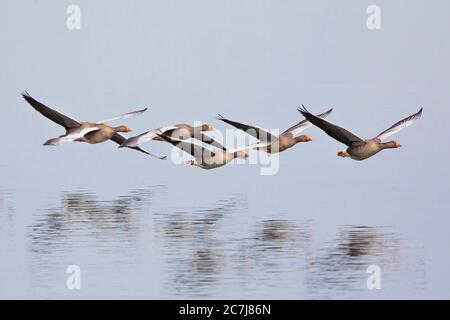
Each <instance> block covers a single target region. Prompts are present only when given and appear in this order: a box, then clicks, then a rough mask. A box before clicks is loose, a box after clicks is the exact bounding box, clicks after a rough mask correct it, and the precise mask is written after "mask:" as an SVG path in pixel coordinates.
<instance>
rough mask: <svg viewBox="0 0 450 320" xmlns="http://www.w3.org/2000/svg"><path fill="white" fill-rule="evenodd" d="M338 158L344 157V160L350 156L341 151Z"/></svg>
mask: <svg viewBox="0 0 450 320" xmlns="http://www.w3.org/2000/svg"><path fill="white" fill-rule="evenodd" d="M337 156H338V157H342V158H347V157H350V155H349V154H348V153H347V152H345V151H339V152H338V153H337Z"/></svg>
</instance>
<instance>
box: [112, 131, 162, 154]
mask: <svg viewBox="0 0 450 320" xmlns="http://www.w3.org/2000/svg"><path fill="white" fill-rule="evenodd" d="M111 140H112V141H114V142H115V143H117V144H118V145H119V146H122V144H123V143H124V142H125V141H126V140H127V138H125V137H124V136H123V135H121V134H120V133H116V134H114V135H113V137H112V138H111ZM128 148H130V149H134V150H137V151H140V152H143V153H145V154H148V155H149V156H152V157H155V158H158V159H160V160H165V159H166V158H167V156H162V157H161V156H157V155H154V154H152V153H150V152H148V151H147V150H145V149H143V148H141V147H139V146H134V147H128Z"/></svg>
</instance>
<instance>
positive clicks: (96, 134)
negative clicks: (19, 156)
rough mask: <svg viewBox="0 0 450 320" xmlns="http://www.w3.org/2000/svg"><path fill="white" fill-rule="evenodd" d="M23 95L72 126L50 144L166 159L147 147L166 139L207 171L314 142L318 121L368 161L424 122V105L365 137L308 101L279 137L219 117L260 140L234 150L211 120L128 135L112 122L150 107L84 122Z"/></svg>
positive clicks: (352, 152) (350, 152) (342, 153)
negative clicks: (101, 146)
mask: <svg viewBox="0 0 450 320" xmlns="http://www.w3.org/2000/svg"><path fill="white" fill-rule="evenodd" d="M22 97H23V98H24V99H25V100H26V101H27V102H28V103H29V104H30V105H31V106H32V107H33V108H34V109H35V110H37V111H38V112H40V113H41V114H42V115H43V116H45V117H46V118H48V119H50V120H52V121H53V122H55V123H57V124H59V125H61V126H62V127H64V129H65V130H66V132H65V134H63V135H61V136H59V137H56V138H52V139H49V140H47V141H46V142H45V143H44V145H48V146H60V145H63V144H66V143H69V142H74V141H76V142H87V143H90V144H97V143H102V142H105V141H107V140H112V141H114V142H115V143H117V144H118V147H119V148H131V149H134V150H137V151H140V152H143V153H145V154H148V155H150V156H153V157H156V158H158V159H161V160H164V159H166V156H158V155H154V154H152V153H150V152H148V151H147V150H145V149H144V148H143V147H142V145H143V144H144V143H146V142H149V141H151V140H156V141H163V142H167V143H170V144H172V145H173V146H175V147H176V148H179V149H181V150H183V151H184V152H186V153H187V154H189V155H191V156H192V158H193V159H192V160H189V161H188V162H187V164H189V165H193V166H197V167H200V168H202V169H214V168H218V167H221V166H224V165H226V164H227V163H229V162H230V161H232V160H233V159H235V158H244V159H245V158H247V157H248V156H249V154H248V151H249V150H250V149H256V150H259V151H263V152H267V153H271V154H274V153H279V152H282V151H285V150H287V149H289V148H292V147H293V146H294V145H296V144H297V143H300V142H309V141H312V138H311V136H309V135H303V134H300V133H301V132H302V131H304V130H306V129H308V128H309V127H311V126H313V125H314V126H316V127H318V128H320V129H321V130H323V131H324V132H325V133H326V134H327V135H329V136H330V137H332V138H333V139H335V140H337V141H339V142H341V143H343V144H345V145H346V146H347V149H346V150H345V151H339V152H338V153H337V155H338V156H339V157H343V158H345V157H349V158H351V159H353V160H365V159H368V158H370V157H372V156H373V155H375V154H377V153H378V152H380V151H382V150H384V149H392V148H399V147H401V144H400V143H399V142H397V141H388V142H383V140H385V139H386V138H388V137H389V136H391V135H393V134H395V133H397V132H399V131H401V130H402V129H404V128H406V127H408V126H410V125H412V124H413V123H415V122H416V121H417V120H419V119H420V117H421V115H422V108H421V109H420V110H419V111H418V112H417V113H415V114H413V115H411V116H408V117H406V118H404V119H402V120H400V121H398V122H397V123H395V124H394V125H392V126H391V127H389V128H388V129H386V130H384V131H383V132H381V133H380V134H378V135H377V136H376V137H374V138H371V139H363V138H360V137H359V136H357V135H355V134H354V133H352V132H350V131H349V130H347V129H345V128H343V127H341V126H339V125H336V124H334V123H332V122H330V121H328V120H327V118H328V116H329V115H330V114H331V112H332V111H333V109H330V110H328V111H326V112H324V113H321V114H318V115H313V114H312V113H310V112H309V111H308V110H307V109H306V108H305V107H304V106H303V105H302V107H300V108H299V109H298V111H299V112H300V114H301V115H302V116H303V117H304V118H305V119H304V120H302V121H300V122H299V123H297V124H296V125H294V126H292V127H290V128H289V129H287V130H286V131H284V132H283V133H281V134H280V135H278V136H276V135H274V134H272V133H270V132H269V131H268V130H265V129H263V128H260V127H257V126H254V125H250V124H245V123H242V122H238V121H232V120H229V119H227V118H225V117H223V116H222V115H219V116H218V117H217V119H218V120H220V121H223V122H225V123H227V124H229V125H231V126H233V127H235V128H236V129H239V130H241V131H243V132H245V133H246V134H248V135H250V136H253V137H254V138H256V139H257V140H258V142H257V143H255V144H251V145H247V146H245V147H243V148H238V149H234V150H229V149H228V148H226V147H225V146H224V145H223V144H222V143H220V142H218V141H217V140H215V139H213V138H212V137H210V136H209V135H207V134H205V133H204V132H207V131H213V130H215V129H214V127H213V126H212V125H210V124H203V125H201V126H197V127H192V126H190V125H188V124H185V123H182V124H177V125H173V126H163V127H159V128H156V129H153V130H150V131H146V132H144V133H142V134H140V135H137V136H134V137H130V138H128V139H127V138H126V137H125V136H123V135H122V134H121V133H126V132H130V131H132V129H130V128H129V127H128V126H125V125H121V126H118V127H112V126H109V125H107V124H106V123H108V122H111V121H114V120H118V119H123V118H128V117H133V116H137V115H141V114H143V113H144V112H145V111H146V110H147V108H145V109H142V110H137V111H133V112H128V113H125V114H122V115H120V116H116V117H112V118H109V119H106V120H102V121H97V122H78V121H76V120H74V119H72V118H70V117H68V116H66V115H64V114H62V113H60V112H58V111H56V110H54V109H52V108H50V107H48V106H46V105H44V104H43V103H41V102H39V101H37V100H36V99H34V98H33V97H31V95H30V94H28V92H26V91H25V92H23V93H22Z"/></svg>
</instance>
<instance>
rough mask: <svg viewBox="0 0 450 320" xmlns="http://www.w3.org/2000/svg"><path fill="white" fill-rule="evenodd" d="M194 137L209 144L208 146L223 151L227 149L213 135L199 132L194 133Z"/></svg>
mask: <svg viewBox="0 0 450 320" xmlns="http://www.w3.org/2000/svg"><path fill="white" fill-rule="evenodd" d="M194 138H195V139H197V140H200V141H201V142H203V143H206V144H209V145H210V146H213V147H215V148H217V149H221V150H223V151H227V148H225V146H224V145H223V144H221V143H220V142H219V141H217V140H215V139H214V138H213V137H211V136H209V135H207V134H205V133H203V132H199V133H197V134H195V135H194Z"/></svg>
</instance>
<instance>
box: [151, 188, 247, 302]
mask: <svg viewBox="0 0 450 320" xmlns="http://www.w3.org/2000/svg"><path fill="white" fill-rule="evenodd" d="M246 206H247V200H246V198H245V196H244V195H235V196H232V197H231V198H229V199H226V200H222V201H219V203H218V204H216V205H213V207H212V208H211V207H209V208H201V207H200V208H195V207H194V208H190V209H185V208H183V209H182V210H178V209H177V208H172V209H171V210H170V211H172V212H169V213H167V212H165V213H160V214H155V215H154V220H155V222H154V226H155V236H156V237H158V238H159V237H161V239H158V240H157V241H158V242H159V243H160V245H161V248H162V250H163V255H164V256H165V260H166V264H167V268H168V269H167V275H168V285H169V287H170V289H169V290H170V291H171V292H172V294H175V295H183V294H184V293H186V292H191V293H194V294H195V295H196V296H207V292H208V291H207V289H210V288H212V287H214V286H215V285H217V284H218V280H219V278H220V276H221V275H223V274H224V273H226V271H225V270H226V260H227V256H226V255H227V249H226V246H227V241H224V239H220V236H219V234H221V232H220V231H221V230H220V227H221V226H220V224H221V222H223V221H224V220H225V219H226V218H227V216H228V215H229V214H231V213H232V212H236V211H237V212H241V211H242V210H245V207H246Z"/></svg>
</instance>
